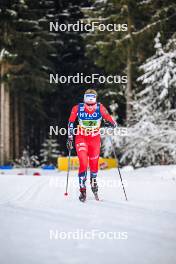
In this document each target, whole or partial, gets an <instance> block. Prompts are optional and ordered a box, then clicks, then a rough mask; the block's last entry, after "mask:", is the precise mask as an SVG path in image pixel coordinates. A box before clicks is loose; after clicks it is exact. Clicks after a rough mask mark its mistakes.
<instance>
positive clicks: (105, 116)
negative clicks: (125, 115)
mask: <svg viewBox="0 0 176 264" xmlns="http://www.w3.org/2000/svg"><path fill="white" fill-rule="evenodd" d="M100 113H101V115H102V117H103V119H105V120H106V121H109V122H110V123H112V124H116V122H115V121H114V120H113V118H112V117H111V115H110V114H109V113H108V110H107V109H106V108H105V107H104V105H102V104H100Z"/></svg>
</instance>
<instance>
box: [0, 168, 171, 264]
mask: <svg viewBox="0 0 176 264" xmlns="http://www.w3.org/2000/svg"><path fill="white" fill-rule="evenodd" d="M19 171H20V170H13V171H12V170H11V171H5V174H1V173H2V171H0V227H1V228H0V245H1V246H0V263H1V264H12V263H18V264H24V263H25V264H40V263H41V264H52V263H54V264H55V263H57V264H67V263H75V264H88V263H92V264H94V263H95V264H106V263H110V264H116V263H121V264H134V263H135V264H138V263H139V264H156V263H160V264H166V263H167V264H174V263H176V166H174V165H173V166H152V167H148V168H141V169H137V170H133V169H132V167H126V168H124V169H122V170H121V173H122V177H123V180H124V183H125V188H126V192H127V195H128V201H127V202H126V201H125V199H124V194H123V191H122V188H121V185H120V181H119V176H118V172H117V169H111V170H107V171H100V172H99V176H98V182H99V196H100V198H101V199H102V200H101V201H99V202H98V201H95V200H94V198H93V195H92V193H91V190H90V186H89V179H88V180H87V186H88V195H87V196H88V197H87V201H86V202H85V203H81V202H80V201H79V200H78V195H79V189H78V178H77V172H76V171H72V172H71V175H70V179H69V195H68V196H64V192H65V182H66V172H57V171H55V172H53V171H48V172H46V171H45V172H44V171H42V170H40V172H41V176H32V174H33V172H35V171H39V170H38V169H34V170H32V171H31V170H27V171H24V170H23V173H26V172H27V174H25V175H18V173H19ZM92 230H94V231H95V230H96V231H95V232H96V236H93V235H92V233H91V232H93V231H92ZM59 232H65V233H64V234H68V232H77V234H78V233H79V234H80V233H81V232H82V233H83V234H85V233H86V232H90V233H91V235H92V236H91V237H89V239H88V238H86V237H84V239H82V237H79V239H76V238H77V237H76V238H75V237H70V239H63V237H59V236H54V235H53V236H51V234H59ZM99 232H104V233H103V234H105V239H102V237H101V238H100V237H99V234H100V233H99ZM109 232H114V233H115V232H116V233H118V234H122V233H123V234H124V233H125V234H126V237H125V238H126V239H120V238H122V237H123V236H120V237H119V239H112V237H111V239H110V238H108V236H107V234H109ZM90 233H89V234H90ZM61 238H62V239H61ZM123 238H124V237H123Z"/></svg>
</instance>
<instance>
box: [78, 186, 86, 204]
mask: <svg viewBox="0 0 176 264" xmlns="http://www.w3.org/2000/svg"><path fill="white" fill-rule="evenodd" d="M79 200H80V202H83V203H84V202H85V201H86V189H83V190H80V196H79Z"/></svg>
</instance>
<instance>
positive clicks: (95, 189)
mask: <svg viewBox="0 0 176 264" xmlns="http://www.w3.org/2000/svg"><path fill="white" fill-rule="evenodd" d="M90 185H91V190H92V192H93V194H94V197H95V200H97V201H99V197H98V184H97V181H96V178H95V177H91V178H90Z"/></svg>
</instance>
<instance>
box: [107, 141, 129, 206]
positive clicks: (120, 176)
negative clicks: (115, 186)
mask: <svg viewBox="0 0 176 264" xmlns="http://www.w3.org/2000/svg"><path fill="white" fill-rule="evenodd" d="M109 138H110V141H111V145H112V150H113V153H114V157H115V159H116V162H117V169H118V172H119V176H120V180H121V184H122V188H123V192H124V195H125V199H126V201H128V199H127V195H126V191H125V187H124V184H123V180H122V175H121V172H120V169H119V166H118V164H119V162H118V158H117V155H116V152H115V148H114V144H113V141H112V138H111V137H109Z"/></svg>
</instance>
